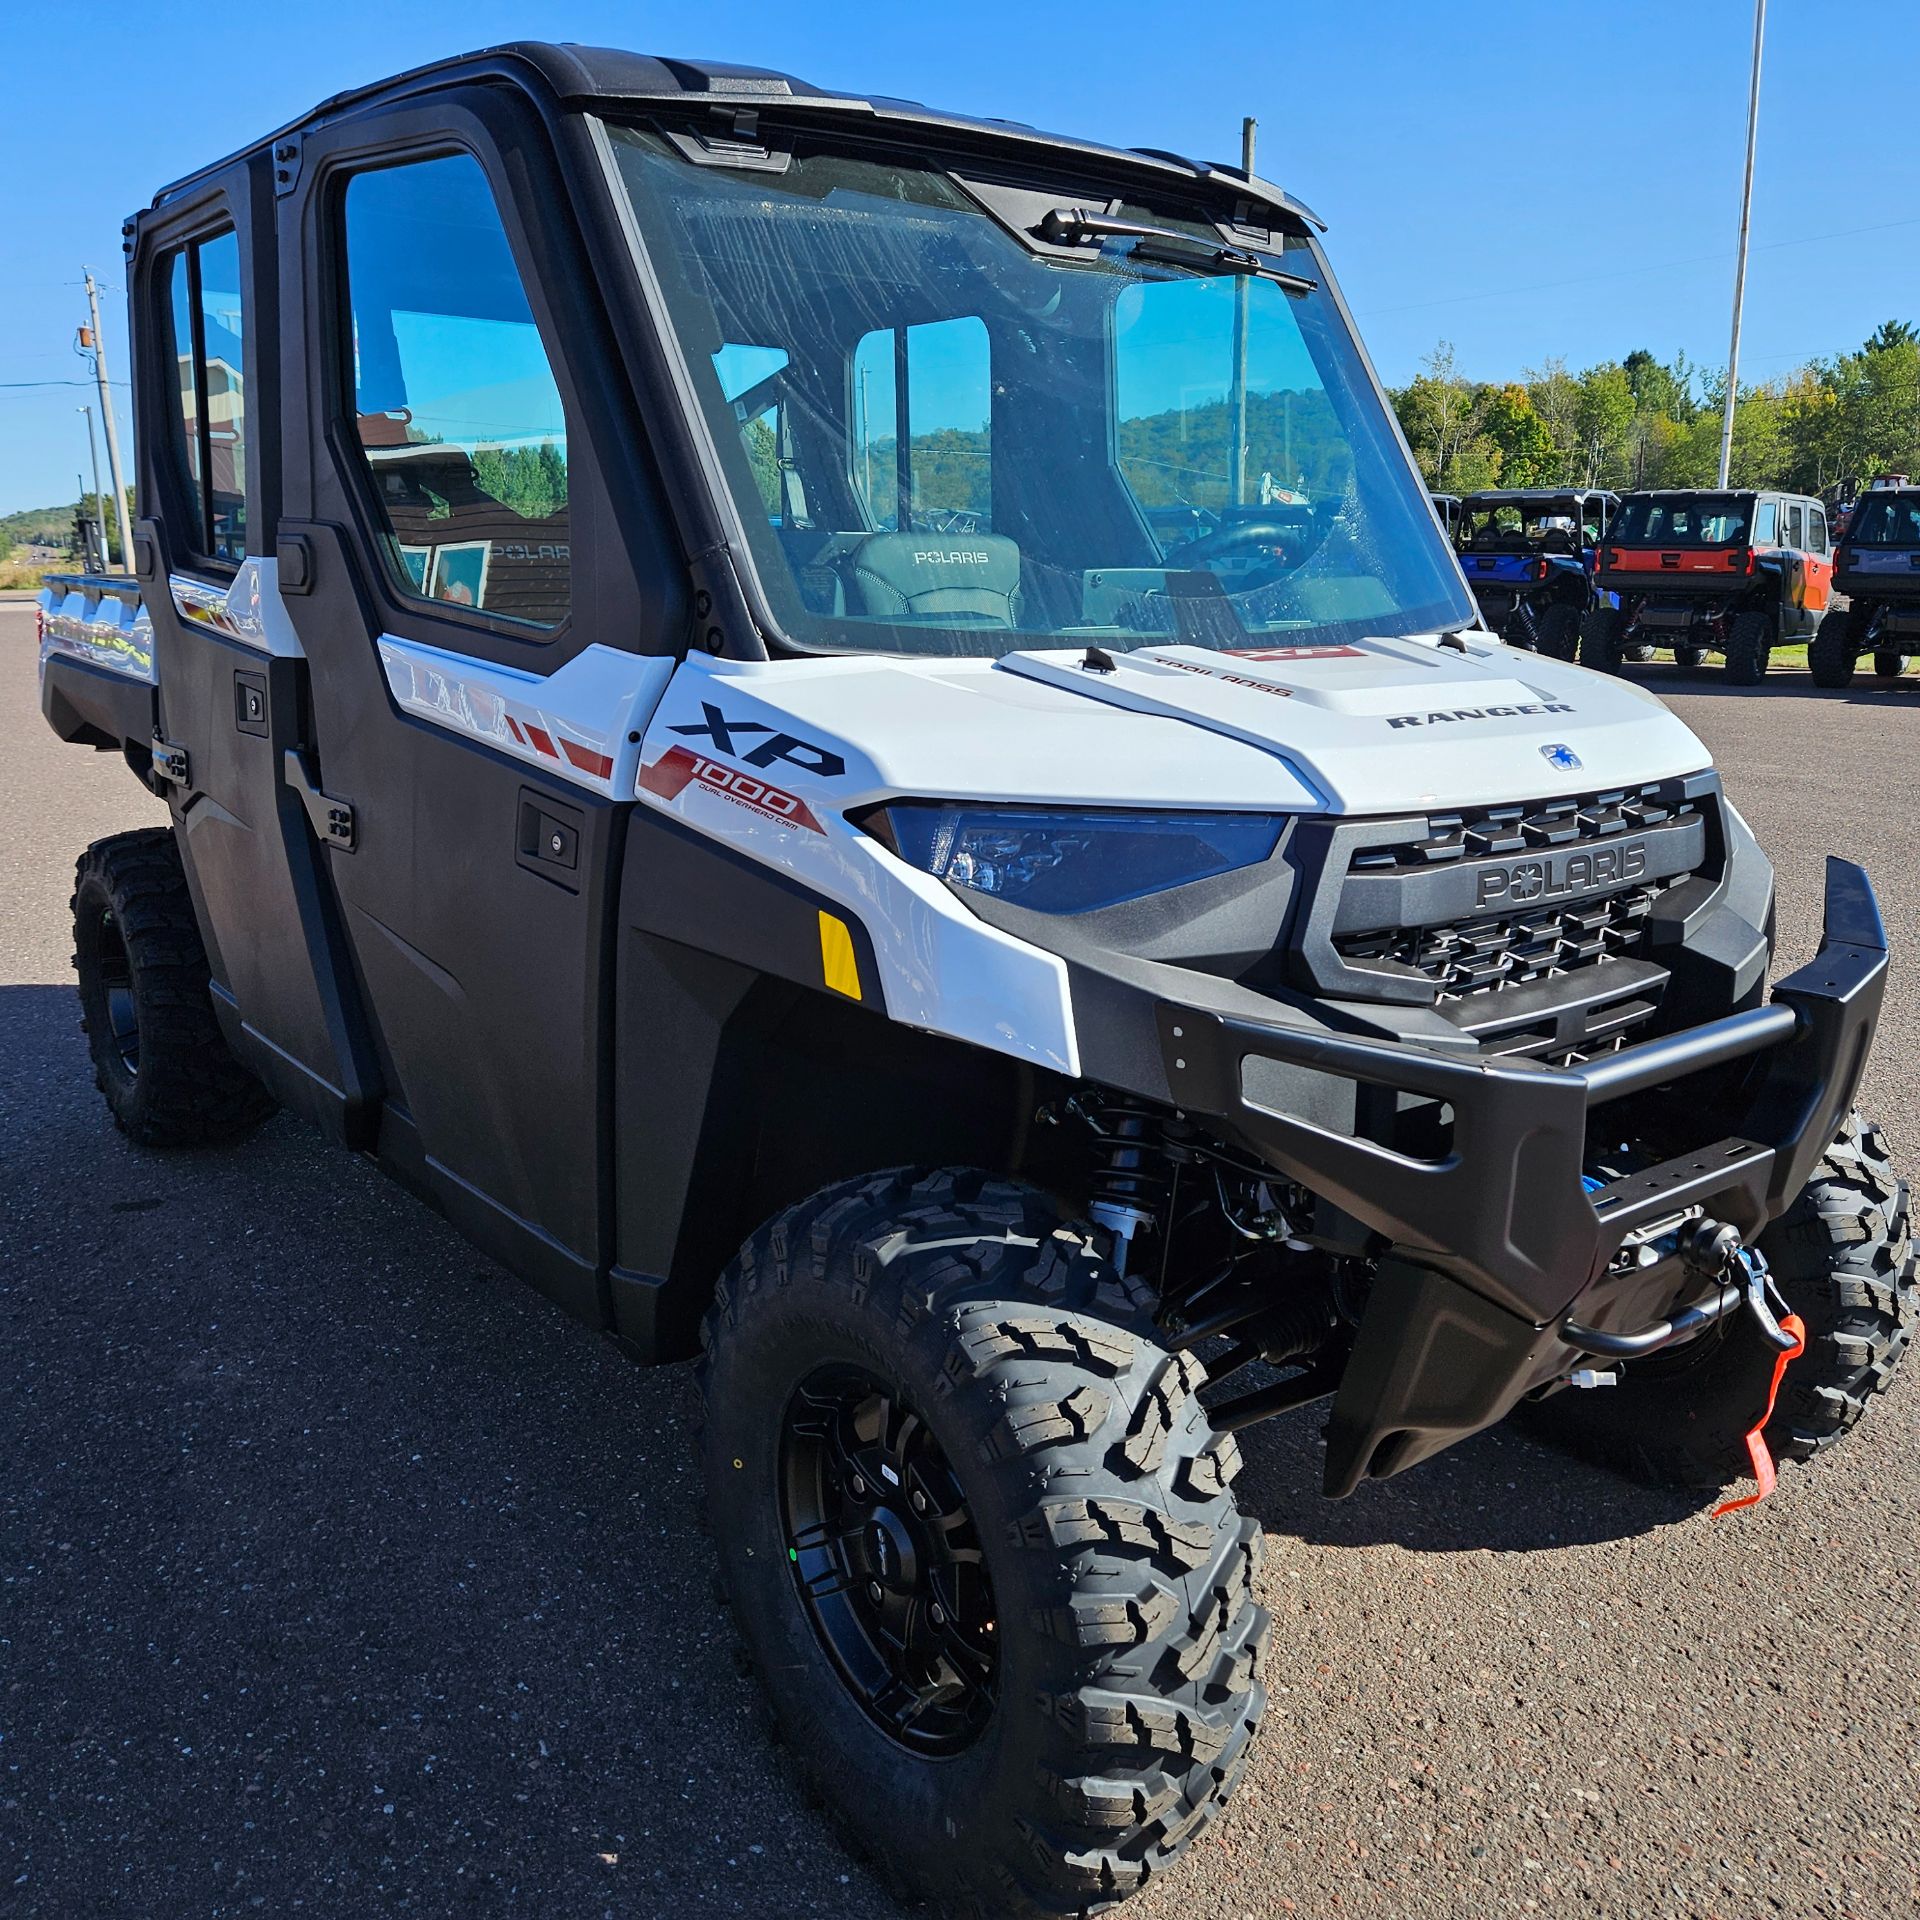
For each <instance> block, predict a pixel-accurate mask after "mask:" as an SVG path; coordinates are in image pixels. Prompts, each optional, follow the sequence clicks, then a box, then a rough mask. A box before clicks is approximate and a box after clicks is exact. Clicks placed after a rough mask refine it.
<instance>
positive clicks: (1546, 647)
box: [1453, 487, 1619, 660]
mask: <svg viewBox="0 0 1920 1920" xmlns="http://www.w3.org/2000/svg"><path fill="white" fill-rule="evenodd" d="M1618 505H1619V500H1618V497H1617V496H1616V495H1614V494H1611V493H1607V492H1605V491H1603V490H1601V489H1598V488H1593V487H1508V488H1494V489H1489V490H1488V491H1486V492H1482V493H1470V494H1468V495H1467V496H1466V497H1465V498H1464V499H1463V500H1462V501H1461V502H1460V516H1459V520H1458V522H1457V523H1456V525H1455V527H1454V530H1453V541H1454V548H1455V550H1456V551H1457V552H1458V554H1459V556H1460V570H1461V572H1462V573H1464V574H1465V575H1466V577H1467V585H1468V586H1469V587H1470V588H1471V589H1472V590H1473V597H1474V599H1475V601H1477V602H1478V604H1479V607H1480V617H1481V619H1482V620H1484V621H1485V622H1486V624H1487V625H1488V626H1489V627H1490V628H1492V629H1493V631H1494V632H1495V633H1498V634H1499V635H1500V636H1501V637H1502V638H1503V639H1504V640H1505V641H1506V642H1507V644H1508V645H1509V646H1514V647H1525V648H1527V649H1528V650H1529V651H1530V652H1539V653H1546V654H1551V655H1552V656H1553V658H1554V659H1556V660H1571V659H1572V658H1573V657H1574V654H1575V653H1576V651H1577V650H1578V647H1579V642H1580V622H1581V619H1582V618H1583V617H1584V616H1585V614H1586V613H1587V611H1588V610H1589V608H1591V607H1593V606H1594V605H1596V604H1597V602H1596V600H1595V597H1594V585H1593V557H1594V549H1595V548H1596V547H1597V546H1598V544H1599V542H1600V541H1601V539H1602V538H1603V537H1604V536H1605V534H1606V530H1607V524H1608V522H1609V521H1610V520H1611V519H1612V518H1613V512H1614V509H1615V507H1616V506H1618Z"/></svg>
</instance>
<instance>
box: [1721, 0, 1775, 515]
mask: <svg viewBox="0 0 1920 1920" xmlns="http://www.w3.org/2000/svg"><path fill="white" fill-rule="evenodd" d="M1766 32H1767V0H1753V80H1752V83H1751V85H1750V86H1749V87H1748V90H1747V173H1746V179H1745V180H1744V181H1743V183H1742V184H1741V188H1740V251H1739V255H1738V257H1737V259H1736V262H1735V265H1734V269H1733V344H1732V345H1731V346H1730V347H1729V348H1728V349H1727V408H1726V413H1725V414H1724V416H1723V417H1722V419H1721V421H1720V485H1721V486H1722V487H1724V486H1725V485H1726V484H1727V475H1728V471H1729V469H1730V468H1731V467H1732V465H1733V408H1734V402H1735V400H1736V399H1737V397H1738V395H1739V391H1740V310H1741V307H1742V306H1743V305H1744V304H1745V302H1746V297H1747V225H1748V222H1749V221H1750V220H1751V219H1752V217H1753V147H1754V141H1755V139H1756V137H1757V136H1758V134H1759V131H1760V43H1761V41H1762V40H1764V39H1765V38H1766Z"/></svg>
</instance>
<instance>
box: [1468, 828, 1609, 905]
mask: <svg viewBox="0 0 1920 1920" xmlns="http://www.w3.org/2000/svg"><path fill="white" fill-rule="evenodd" d="M1646 870H1647V847H1646V842H1645V841H1643V840H1629V841H1628V842H1627V843H1626V844H1625V845H1624V846H1614V847H1594V848H1593V849H1591V851H1588V852H1582V853H1556V854H1548V855H1546V856H1545V857H1543V858H1541V859H1539V860H1510V861H1508V862H1507V863H1506V865H1504V866H1499V867H1482V868H1481V869H1480V872H1479V874H1478V876H1477V878H1478V882H1479V892H1478V897H1477V898H1476V900H1475V901H1474V905H1475V906H1480V907H1487V906H1492V905H1493V904H1494V903H1495V902H1496V901H1499V902H1505V901H1509V900H1515V901H1530V900H1561V899H1564V898H1565V897H1566V896H1567V895H1568V894H1572V893H1591V892H1592V891H1593V890H1594V888H1596V887H1612V886H1620V885H1624V884H1625V883H1626V882H1627V881H1629V880H1638V879H1639V878H1640V876H1641V875H1642V874H1643V873H1645V872H1646Z"/></svg>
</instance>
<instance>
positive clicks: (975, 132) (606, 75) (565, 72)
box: [153, 40, 1326, 232]
mask: <svg viewBox="0 0 1920 1920" xmlns="http://www.w3.org/2000/svg"><path fill="white" fill-rule="evenodd" d="M488 78H492V79H504V80H508V81H510V82H512V83H514V84H517V85H520V86H522V87H524V88H525V89H526V90H527V91H528V92H529V93H532V94H534V95H536V96H544V97H545V99H546V100H547V102H548V103H549V104H551V105H552V106H554V107H556V108H562V107H581V106H598V107H601V108H608V107H613V106H617V105H671V106H674V107H680V108H687V107H692V108H695V109H698V108H699V107H700V106H701V105H703V104H704V105H706V106H707V107H709V108H710V109H712V110H713V111H715V112H725V113H727V114H728V115H729V116H730V118H732V119H734V120H735V121H738V120H739V119H740V118H741V117H742V116H750V115H755V114H757V113H759V112H762V111H767V112H772V111H777V112H779V113H780V114H781V116H782V117H783V118H788V117H794V118H799V119H807V120H813V121H816V122H826V123H829V124H831V123H836V122H838V123H842V124H865V125H868V126H875V127H879V126H890V127H897V128H899V129H901V130H902V131H907V130H917V131H918V132H919V133H920V134H922V135H925V134H926V133H928V132H932V131H937V132H939V133H941V134H942V135H945V136H947V137H949V138H951V139H954V140H955V141H957V142H958V143H960V144H963V145H969V146H989V147H993V148H997V149H999V150H1001V151H1003V152H1004V151H1007V150H1009V149H1021V148H1024V149H1026V150H1027V151H1028V152H1029V153H1030V154H1032V155H1036V156H1037V155H1039V154H1041V153H1046V154H1051V155H1053V156H1055V157H1056V158H1058V157H1059V156H1060V155H1062V154H1065V155H1071V156H1076V157H1079V158H1082V159H1088V160H1094V161H1097V162H1099V163H1101V164H1102V165H1103V166H1104V167H1106V168H1108V169H1111V168H1113V167H1115V166H1119V167H1122V168H1124V169H1126V170H1127V171H1130V172H1144V173H1149V174H1157V175H1158V176H1160V177H1161V178H1162V179H1163V180H1166V179H1171V180H1180V181H1186V182H1190V183H1191V182H1200V183H1204V184H1207V185H1211V186H1214V187H1217V188H1224V189H1226V190H1227V191H1229V192H1232V191H1234V190H1236V189H1237V190H1238V191H1239V192H1240V193H1241V194H1242V195H1244V196H1245V197H1246V198H1247V199H1249V200H1251V201H1253V202H1255V203H1257V204H1259V205H1261V206H1266V207H1271V208H1274V209H1276V210H1278V211H1282V212H1285V213H1288V214H1291V215H1293V216H1294V217H1295V218H1297V219H1301V220H1306V221H1309V222H1311V223H1312V224H1313V225H1314V226H1315V227H1318V228H1319V229H1320V230H1321V231H1323V232H1324V231H1325V228H1326V223H1325V221H1323V220H1321V219H1320V218H1319V217H1318V215H1316V214H1315V213H1314V212H1313V211H1312V209H1311V208H1309V207H1307V206H1305V205H1303V204H1302V203H1301V202H1300V201H1298V200H1295V199H1294V198H1293V197H1292V195H1290V194H1288V193H1286V192H1284V191H1283V190H1282V189H1281V188H1279V187H1277V186H1275V185H1274V184H1273V183H1272V182H1271V181H1267V180H1262V179H1261V178H1259V176H1257V175H1250V174H1247V173H1243V172H1242V171H1240V169H1239V168H1237V167H1233V166H1229V165H1226V164H1225V163H1222V162H1215V161H1201V160H1192V159H1189V158H1187V157H1186V156H1185V155H1184V154H1177V153H1168V152H1166V151H1164V150H1162V149H1160V148H1155V147H1110V146H1106V145H1103V144H1101V143H1100V142H1097V141H1091V140H1080V139H1075V138H1072V137H1070V136H1067V135H1064V134H1055V133H1045V132H1042V131H1041V130H1040V129H1038V128H1036V127H1031V126H1028V125H1026V124H1025V123H1024V122H1021V121H1015V120H981V119H974V118H971V117H969V116H967V115H964V114H955V113H945V112H941V111H939V110H938V109H935V108H931V107H926V106H923V105H922V104H921V103H920V102H919V101H917V100H899V99H894V98H891V97H890V96H887V95H882V94H854V93H836V92H832V91H830V90H828V89H826V88H823V87H818V86H815V85H814V84H813V83H812V82H811V81H808V80H802V79H800V78H798V77H797V76H796V75H794V74H790V73H780V72H778V71H776V70H774V69H772V68H769V67H743V66H735V65H732V64H730V63H727V62H725V61H717V60H687V59H676V58H670V57H667V56H664V55H655V54H644V53H632V52H628V51H626V50H625V49H623V48H618V47H585V46H579V45H576V44H574V43H572V42H564V43H553V42H548V41H536V40H517V41H511V42H507V43H504V44H502V45H500V46H495V47H485V48H482V49H480V50H479V51H477V52H473V53H465V54H458V55H454V56H450V57H449V58H447V59H445V60H436V61H433V62H431V63H429V64H428V65H426V66H421V67H414V68H411V69H410V70H408V71H407V72H405V73H400V74H395V75H393V76H391V77H390V78H388V79H384V80H379V81H375V82H372V83H370V84H369V85H367V86H364V87H354V88H349V89H348V90H346V91H345V92H342V93H336V94H334V95H332V96H331V97H330V98H328V99H326V100H323V101H321V102H320V104H319V105H318V106H316V107H315V108H314V109H313V110H312V111H311V112H310V113H306V114H302V115H301V116H300V117H299V118H298V119H297V120H291V121H289V122H288V123H287V124H286V125H285V126H283V127H278V128H276V129H275V130H274V131H273V132H272V133H269V134H265V135H263V136H262V137H261V138H260V139H258V140H255V141H251V142H249V143H248V144H247V145H246V146H244V147H242V148H240V149H238V150H237V151H236V152H234V153H231V154H227V155H224V156H222V157H221V158H220V159H218V160H213V161H209V162H208V164H207V165H206V166H204V167H198V168H196V169H195V170H194V171H193V172H192V173H191V174H188V175H185V176H184V177H183V178H181V179H179V180H176V181H174V182H173V183H172V184H171V185H169V186H167V187H164V188H162V189H161V191H160V192H159V193H157V194H156V195H155V196H154V200H153V204H154V205H155V206H156V207H157V206H159V205H161V204H162V203H163V202H164V201H166V200H168V199H170V198H172V197H173V196H175V195H177V194H179V193H180V192H182V191H183V190H185V189H186V188H187V187H189V186H191V185H192V184H194V183H195V182H196V181H198V180H200V179H202V178H203V177H204V176H205V175H206V174H208V173H211V172H214V171H216V170H218V169H219V168H222V167H225V166H227V165H229V164H231V163H232V162H233V161H235V160H238V159H240V158H242V157H244V156H247V155H251V154H254V153H257V152H259V151H260V150H262V149H270V148H272V147H273V146H275V145H276V144H284V143H285V142H287V141H288V140H289V139H290V138H293V137H296V136H298V135H299V134H301V133H304V132H307V131H310V130H312V129H314V128H317V127H320V126H322V125H325V124H327V123H328V122H330V121H333V120H336V119H338V118H340V117H341V116H343V115H345V114H348V113H350V112H353V111H355V110H357V109H359V108H361V107H365V106H369V105H373V104H375V103H380V102H387V101H398V100H404V99H406V98H408V97H409V96H411V95H414V94H418V93H426V92H432V91H434V90H436V89H438V88H441V87H446V86H450V85H453V84H456V83H458V82H461V81H465V80H474V79H488Z"/></svg>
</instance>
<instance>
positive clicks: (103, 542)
mask: <svg viewBox="0 0 1920 1920" xmlns="http://www.w3.org/2000/svg"><path fill="white" fill-rule="evenodd" d="M75 412H77V413H84V414H85V415H86V416H87V457H88V458H89V459H90V460H92V462H93V524H94V525H95V526H96V527H98V528H99V530H100V533H99V539H100V571H101V572H102V573H105V572H106V570H107V523H106V518H105V515H106V511H107V503H106V499H105V497H104V496H103V495H102V493H101V491H100V447H99V443H98V442H97V441H96V440H95V439H94V437H93V409H92V408H91V407H77V408H75ZM87 564H88V566H89V568H91V566H92V564H93V556H92V555H91V554H89V555H88V556H87Z"/></svg>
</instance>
